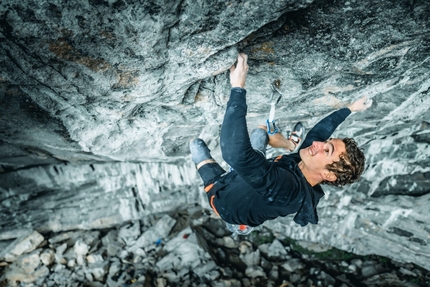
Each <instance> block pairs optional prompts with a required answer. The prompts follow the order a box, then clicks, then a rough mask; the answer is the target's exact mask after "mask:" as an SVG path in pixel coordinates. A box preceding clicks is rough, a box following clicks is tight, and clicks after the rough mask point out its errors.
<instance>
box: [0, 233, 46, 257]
mask: <svg viewBox="0 0 430 287" xmlns="http://www.w3.org/2000/svg"><path fill="white" fill-rule="evenodd" d="M43 240H44V237H43V236H42V235H41V234H40V233H39V232H37V231H30V232H28V233H27V234H24V235H23V236H21V237H18V238H17V239H16V240H15V241H13V242H12V243H10V244H9V245H8V246H7V247H6V248H5V249H4V250H2V251H1V253H0V259H4V260H6V261H14V260H15V259H16V258H17V257H18V256H20V255H22V254H24V253H28V252H31V251H33V250H35V249H36V248H37V247H38V246H39V244H41V243H42V242H43Z"/></svg>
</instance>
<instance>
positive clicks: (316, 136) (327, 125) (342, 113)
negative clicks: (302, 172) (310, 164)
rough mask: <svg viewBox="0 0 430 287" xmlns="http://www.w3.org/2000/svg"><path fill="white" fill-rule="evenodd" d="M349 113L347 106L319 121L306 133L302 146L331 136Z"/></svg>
mask: <svg viewBox="0 0 430 287" xmlns="http://www.w3.org/2000/svg"><path fill="white" fill-rule="evenodd" d="M350 114H351V110H350V109H349V108H342V109H340V110H337V111H335V112H333V113H331V114H330V115H328V116H327V117H325V118H323V119H322V120H321V121H319V122H318V123H317V124H316V125H315V126H314V127H313V128H312V129H311V130H310V131H309V132H308V134H307V135H306V140H305V141H304V143H303V145H302V148H305V147H308V146H310V145H311V144H312V141H325V140H327V139H329V138H330V137H331V135H332V134H333V132H334V131H335V130H336V128H337V127H338V126H339V125H340V124H341V123H342V122H343V121H344V120H345V119H346V118H347V117H348V116H349V115H350Z"/></svg>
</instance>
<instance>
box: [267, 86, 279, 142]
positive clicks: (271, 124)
mask: <svg viewBox="0 0 430 287" xmlns="http://www.w3.org/2000/svg"><path fill="white" fill-rule="evenodd" d="M280 83H281V81H280V80H276V81H274V82H273V83H272V85H271V87H272V97H271V98H270V113H269V118H268V119H267V120H266V126H267V133H268V134H269V135H274V134H276V133H277V132H278V131H279V129H278V127H277V126H276V123H275V107H276V105H277V104H278V103H279V101H280V100H281V98H282V93H281V91H280V90H279V85H280ZM275 94H277V95H279V96H278V97H277V98H276V96H275Z"/></svg>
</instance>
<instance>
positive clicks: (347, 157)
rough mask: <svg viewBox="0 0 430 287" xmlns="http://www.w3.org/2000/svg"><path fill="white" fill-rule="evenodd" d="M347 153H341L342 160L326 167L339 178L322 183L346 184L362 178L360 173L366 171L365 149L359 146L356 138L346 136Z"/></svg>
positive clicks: (344, 140)
mask: <svg viewBox="0 0 430 287" xmlns="http://www.w3.org/2000/svg"><path fill="white" fill-rule="evenodd" d="M342 141H343V142H344V143H345V148H346V153H345V152H343V153H341V154H340V160H339V161H336V162H333V163H331V164H328V165H327V166H326V167H327V169H328V170H329V171H331V172H333V173H334V174H335V175H336V177H337V179H336V180H335V181H327V180H324V181H323V182H321V183H322V184H327V185H333V186H344V185H345V184H349V183H353V182H356V181H358V180H360V175H361V174H362V173H363V171H364V163H365V160H366V159H365V157H364V153H363V149H361V148H359V147H358V146H357V143H356V142H355V140H354V139H351V138H344V139H342Z"/></svg>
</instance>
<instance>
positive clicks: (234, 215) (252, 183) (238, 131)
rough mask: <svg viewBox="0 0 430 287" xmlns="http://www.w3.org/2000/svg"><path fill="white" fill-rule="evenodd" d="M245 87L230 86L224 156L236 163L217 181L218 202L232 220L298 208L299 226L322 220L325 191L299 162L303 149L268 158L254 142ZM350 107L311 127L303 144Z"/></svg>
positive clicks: (328, 130) (252, 222)
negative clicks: (320, 210)
mask: <svg viewBox="0 0 430 287" xmlns="http://www.w3.org/2000/svg"><path fill="white" fill-rule="evenodd" d="M246 111H247V106H246V91H245V90H244V89H240V88H233V89H232V90H231V95H230V99H229V101H228V103H227V110H226V113H225V116H224V122H223V125H222V129H221V150H222V154H223V157H224V160H225V161H226V162H227V163H228V164H229V165H230V166H231V167H232V168H233V169H234V170H233V171H232V172H230V173H228V174H227V175H225V176H223V177H221V178H220V179H219V180H218V183H217V184H216V192H215V195H216V196H215V200H214V205H215V207H216V209H217V211H218V212H219V214H220V216H221V218H222V219H223V220H224V221H226V222H229V223H235V224H247V225H249V226H257V225H260V224H262V223H263V222H264V221H266V220H271V219H275V218H277V217H279V216H287V215H289V214H293V213H296V215H295V216H294V221H295V222H296V223H298V224H300V225H301V226H305V225H306V224H308V223H309V222H310V223H313V224H316V223H318V215H317V211H316V206H317V204H318V202H319V200H320V198H321V197H322V196H324V192H323V190H322V189H321V187H320V186H319V185H316V186H313V187H312V186H311V185H310V184H309V183H308V182H307V181H306V179H305V177H304V176H303V174H302V172H301V170H300V169H299V167H298V165H297V164H298V163H299V162H300V161H301V159H300V155H299V153H293V154H289V155H283V156H281V157H278V158H273V159H269V160H267V159H266V158H265V157H264V156H263V155H262V154H261V153H259V152H256V151H255V150H254V149H253V148H252V146H251V142H250V139H249V135H248V130H247V125H246ZM350 113H351V111H350V110H349V109H347V108H344V109H340V110H338V111H336V112H334V113H332V114H331V115H329V116H327V117H326V118H324V119H323V120H321V121H320V122H319V123H318V124H317V125H315V127H314V128H312V129H311V130H310V131H309V132H308V134H307V136H306V139H305V141H304V142H303V144H302V146H301V148H306V147H308V146H310V145H311V144H312V142H313V141H325V140H327V139H328V138H330V136H331V134H332V133H333V132H334V130H335V129H336V128H337V126H338V125H339V124H340V123H342V122H343V121H344V120H345V119H346V117H347V116H348V115H349V114H350Z"/></svg>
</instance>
